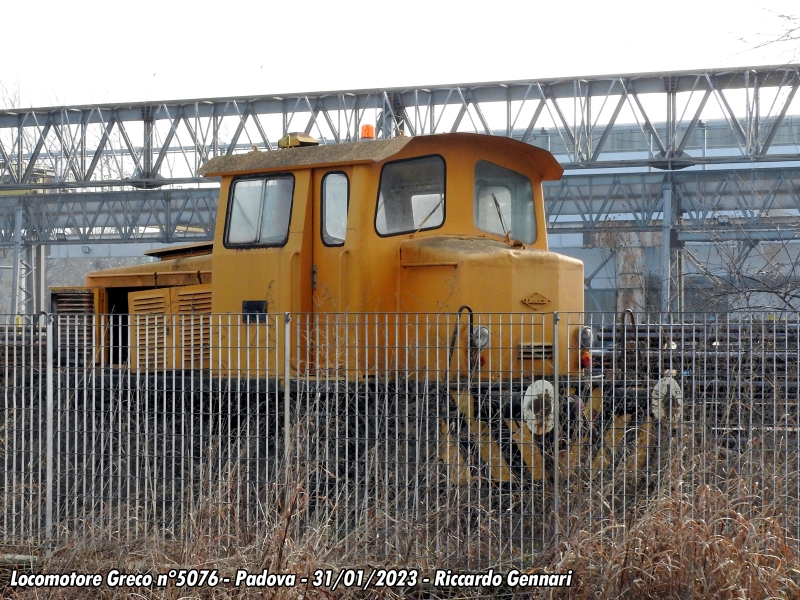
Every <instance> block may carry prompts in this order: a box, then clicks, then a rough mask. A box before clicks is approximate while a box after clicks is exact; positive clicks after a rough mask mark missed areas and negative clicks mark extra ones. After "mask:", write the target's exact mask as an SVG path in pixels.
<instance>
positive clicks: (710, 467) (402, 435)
mask: <svg viewBox="0 0 800 600" xmlns="http://www.w3.org/2000/svg"><path fill="white" fill-rule="evenodd" d="M316 401H317V400H316V399H312V400H308V401H307V402H306V404H307V414H310V415H313V417H309V418H307V419H305V420H301V421H300V422H299V423H297V424H296V425H295V427H294V428H293V429H292V432H291V435H292V440H293V444H292V446H293V448H294V449H295V453H294V454H293V455H292V456H290V457H289V468H288V469H287V470H286V471H285V470H284V468H283V467H282V466H279V467H278V468H277V470H276V472H277V473H279V474H283V473H285V472H288V473H289V474H290V476H291V477H292V481H291V482H290V483H289V484H288V485H286V486H280V485H276V486H271V488H270V490H268V491H267V492H265V493H264V494H263V495H259V496H258V500H259V501H260V502H262V503H263V507H262V508H261V509H260V511H259V513H258V515H259V516H258V518H259V519H260V520H259V522H258V523H254V521H253V512H252V511H251V512H247V511H242V506H241V504H237V502H236V501H234V498H236V497H238V496H236V490H239V489H240V487H239V486H240V484H239V483H238V482H237V477H239V476H240V475H239V472H238V471H237V467H236V466H235V465H234V466H231V467H230V468H218V470H217V471H215V472H214V480H215V484H214V485H209V487H208V488H207V489H203V490H202V494H201V500H200V501H199V502H194V503H191V505H190V506H188V510H187V517H186V519H187V524H185V525H184V527H183V528H182V530H181V532H180V533H179V532H177V531H176V532H175V536H174V537H173V538H172V539H168V536H167V537H165V536H163V535H153V533H152V531H151V530H148V529H141V530H137V529H136V525H131V523H129V522H125V520H124V519H120V518H118V519H117V520H115V521H113V522H111V521H110V520H109V519H106V521H104V522H103V523H102V524H100V525H93V524H91V523H89V522H85V523H81V530H80V531H81V532H82V533H80V534H75V531H74V524H73V532H72V535H71V536H68V535H64V536H63V539H66V540H69V541H68V542H64V543H61V544H60V545H59V547H58V549H57V550H56V551H54V552H53V553H51V554H50V555H48V556H47V557H46V558H44V559H43V560H42V561H41V562H39V563H38V564H37V565H36V567H35V571H36V572H37V573H59V574H61V573H69V572H71V571H77V572H80V573H106V572H108V571H109V570H110V569H119V570H120V571H123V572H126V573H136V572H149V573H154V574H155V573H167V572H168V571H169V570H170V569H173V568H176V569H177V568H182V569H216V570H218V571H219V573H220V576H222V577H233V576H234V575H235V573H236V571H237V569H247V570H248V571H249V572H251V573H260V572H261V571H262V570H264V569H267V570H268V571H269V572H272V573H294V574H296V575H297V576H298V578H300V577H307V578H309V580H311V578H313V574H314V571H315V570H317V569H331V570H333V571H334V572H339V571H340V570H341V569H343V568H346V567H354V568H364V569H367V570H368V571H369V570H371V569H372V568H373V567H375V568H380V567H391V566H398V567H417V566H418V567H421V568H422V569H423V571H424V572H425V574H427V575H432V570H433V569H434V568H437V567H450V566H452V567H453V568H454V570H467V568H468V567H467V565H468V563H472V565H473V566H472V567H469V568H473V569H474V570H479V569H485V568H487V567H490V566H492V567H494V569H495V572H505V571H507V570H508V569H509V568H511V567H512V566H513V567H515V568H520V569H522V570H525V571H528V572H539V571H545V572H550V573H553V572H566V571H567V570H569V569H571V570H572V571H573V573H574V576H573V587H572V588H570V589H562V590H553V591H552V595H551V592H550V591H549V590H548V591H547V592H541V591H519V590H509V589H507V588H506V589H476V590H463V589H462V590H456V591H453V590H436V589H432V588H425V589H417V590H370V591H368V592H364V591H361V590H358V589H345V588H340V589H338V590H335V591H331V590H330V589H329V588H328V587H324V586H323V587H320V588H314V587H313V586H311V585H299V586H298V587H295V588H292V589H273V590H270V589H264V588H244V587H242V588H236V587H234V586H233V584H232V583H231V584H220V585H219V586H217V587H215V588H210V587H203V588H199V589H193V588H181V589H176V588H174V587H167V588H159V589H147V588H124V587H123V588H119V589H110V588H108V587H107V586H105V585H103V586H101V588H99V589H95V590H83V589H48V590H35V589H24V590H22V589H14V590H12V589H10V588H5V590H3V594H4V595H5V596H7V597H12V598H15V599H16V598H20V599H27V598H43V597H47V598H56V599H62V598H63V599H71V598H76V599H77V598H81V599H83V598H90V597H91V598H94V597H99V598H114V599H116V598H167V599H174V600H178V599H184V598H213V599H227V598H238V599H247V598H309V599H316V598H320V599H323V598H324V599H332V598H337V599H338V598H341V599H345V598H376V597H377V598H381V597H386V598H391V597H398V596H410V595H412V594H413V595H414V597H418V598H430V599H435V598H455V597H472V598H475V597H486V598H496V599H498V600H499V599H500V598H503V599H506V598H508V599H510V598H512V597H520V598H524V597H531V598H537V597H543V598H549V597H554V598H574V599H590V598H591V599H609V600H610V599H612V598H613V599H616V598H630V599H632V600H633V599H643V600H647V599H653V600H656V599H662V598H674V599H689V598H692V599H694V598H697V599H704V598H708V599H711V598H723V599H747V600H751V599H752V600H762V599H763V600H766V599H769V598H792V597H798V596H800V583H799V582H800V554H799V553H798V549H800V544H799V543H798V540H797V539H796V535H797V530H798V519H800V507H798V506H797V500H796V495H797V490H798V489H800V481H798V469H797V465H798V456H797V448H796V446H794V447H789V446H788V445H786V444H784V446H782V447H777V446H775V445H774V444H773V445H772V446H770V447H767V446H765V444H764V442H763V440H759V439H757V438H752V439H751V440H750V442H748V445H747V446H746V447H743V448H740V449H738V450H731V449H727V450H726V449H724V448H722V447H720V446H717V445H715V444H714V443H712V442H706V443H700V441H699V439H700V438H693V437H689V436H688V435H687V436H685V437H683V438H678V437H677V436H675V437H670V438H665V439H664V440H663V441H662V442H661V446H660V448H661V450H662V452H661V453H660V455H661V456H662V459H661V460H660V461H659V462H658V463H654V464H653V465H652V467H653V468H652V469H651V470H650V471H649V472H648V473H643V474H636V475H631V474H630V473H625V472H624V469H623V468H622V467H620V468H619V469H618V470H617V471H616V472H615V473H614V475H613V476H610V477H607V479H605V480H604V481H601V482H600V483H598V482H597V479H598V478H597V474H592V473H590V472H588V471H587V472H586V473H583V474H582V475H575V476H574V479H573V480H572V481H570V482H566V483H568V485H565V487H566V488H567V489H568V491H569V493H570V494H571V497H572V498H573V499H574V500H575V501H573V502H572V504H571V505H570V515H569V516H570V518H569V519H568V520H566V521H565V522H564V525H563V526H562V530H563V529H565V528H566V527H567V526H568V531H567V533H565V534H563V536H562V538H561V539H560V541H559V543H558V545H557V546H556V547H555V548H553V547H552V546H548V545H547V544H545V545H544V546H543V547H542V549H541V550H537V551H535V552H531V548H532V546H531V545H530V544H528V546H527V550H526V553H525V554H524V555H523V554H522V552H521V551H520V550H519V548H518V547H512V546H511V545H510V544H509V541H508V539H509V538H511V537H513V535H510V534H509V532H511V530H510V529H505V527H507V526H508V525H509V521H504V519H507V518H508V516H507V513H510V512H513V511H519V512H521V513H522V514H523V515H524V516H523V518H522V519H520V518H519V517H516V518H512V519H510V522H511V524H512V525H513V524H515V523H516V526H517V527H518V529H516V530H514V531H515V532H516V533H517V534H520V532H522V534H523V535H526V536H527V535H533V533H532V532H533V531H534V529H533V527H534V526H539V525H540V523H536V522H535V521H536V518H535V517H534V518H532V517H531V515H534V516H537V515H542V516H543V517H544V520H545V521H547V522H548V523H549V522H550V519H549V508H548V507H549V504H547V502H548V500H547V497H546V496H543V497H542V498H543V501H544V502H545V503H544V504H543V505H541V506H540V505H536V506H535V507H534V506H528V505H523V503H521V502H519V503H514V502H512V501H511V500H509V499H517V500H518V499H519V498H521V497H523V496H525V494H523V493H517V492H518V491H517V492H514V491H513V490H512V491H510V492H508V493H506V492H501V491H498V489H497V488H492V487H491V486H490V485H488V484H487V483H486V482H481V483H480V484H475V483H473V485H472V487H470V488H467V487H465V488H459V487H458V486H452V485H450V486H447V485H446V483H447V482H446V481H445V479H443V477H444V474H445V472H446V471H445V470H444V469H443V468H442V465H441V464H440V463H439V462H438V455H437V449H436V447H435V446H434V447H432V448H429V449H427V451H428V455H427V457H428V463H427V465H426V466H425V468H423V465H422V464H421V462H420V461H422V457H423V456H425V455H424V454H423V453H420V454H419V455H415V459H414V460H413V461H412V460H409V461H408V462H407V463H406V464H405V465H404V466H403V465H399V466H398V463H397V460H396V456H395V455H394V454H392V452H390V450H392V447H390V446H386V445H383V446H381V445H379V444H378V445H376V448H374V449H372V450H369V451H364V453H363V455H361V456H362V458H363V469H364V472H363V473H362V472H361V471H358V470H357V469H356V467H352V469H356V470H355V471H353V473H348V474H347V476H344V475H342V474H340V473H338V472H337V471H336V469H337V465H338V468H341V465H340V464H339V463H336V462H333V461H331V460H330V457H331V456H334V455H340V456H341V455H344V454H345V450H344V449H343V447H342V446H341V444H342V443H343V440H344V441H347V440H353V439H355V438H356V437H358V436H364V435H367V434H369V435H368V437H371V438H373V439H386V438H387V436H388V435H389V433H390V430H389V429H386V428H388V427H390V425H391V428H392V429H391V434H392V436H394V437H395V439H402V440H407V441H408V440H411V439H412V435H411V431H412V430H418V429H420V427H421V426H420V425H419V422H418V421H417V420H415V418H411V416H413V415H415V414H416V413H415V410H416V409H414V407H413V406H412V405H410V404H404V405H403V407H404V409H405V410H407V411H408V412H406V415H410V416H409V419H410V420H408V422H407V423H406V420H403V421H397V422H395V421H392V420H391V419H389V420H384V419H381V420H380V422H381V423H389V424H390V425H384V427H385V429H380V428H377V429H375V430H371V429H364V430H363V431H362V430H361V429H353V424H352V423H345V424H342V423H341V422H340V421H338V420H336V419H334V418H333V417H325V416H324V415H326V414H328V412H327V411H325V410H322V407H321V406H317V405H315V404H314V402H316ZM422 422H424V421H422ZM428 426H431V425H430V424H428ZM432 426H433V427H435V426H436V423H435V420H434V421H433V425H432ZM321 428H322V429H325V430H335V431H338V432H339V435H338V436H326V435H323V434H322V433H321ZM407 428H408V429H407ZM395 429H396V430H397V431H395ZM253 435H255V434H253ZM251 437H252V436H251ZM424 437H425V439H429V438H428V436H424ZM430 439H433V438H432V437H430ZM703 439H706V438H703ZM708 439H710V437H709V438H708ZM275 444H276V447H280V444H281V442H280V441H276V442H275ZM418 445H419V446H420V448H422V444H418ZM217 448H219V446H217ZM667 449H668V451H667ZM242 452H244V453H245V454H246V452H245V451H244V450H242ZM420 452H421V451H420ZM206 457H207V460H208V462H209V464H212V465H213V464H215V463H217V460H218V455H217V454H216V451H212V450H211V449H210V450H208V451H207V453H206ZM220 460H221V462H222V463H223V464H225V463H226V461H229V460H230V457H228V456H225V457H223V458H222V459H220ZM230 464H231V465H233V464H234V463H233V462H231V463H230ZM385 464H393V465H395V467H394V468H393V469H392V470H391V471H390V472H388V473H387V476H386V477H384V476H383V475H382V473H384V471H383V470H380V469H377V468H376V467H375V465H385ZM359 468H362V467H359ZM356 475H357V476H358V480H359V481H363V482H364V483H365V484H366V485H367V488H368V489H369V490H372V491H379V490H381V489H386V490H388V491H386V492H385V495H386V497H385V498H384V497H370V498H369V500H370V502H368V503H366V504H365V506H366V508H367V509H366V510H361V508H360V505H358V504H357V502H355V501H354V500H353V498H352V497H350V496H348V494H349V493H350V492H349V490H348V488H347V486H344V485H341V484H339V483H337V482H338V481H348V480H349V479H348V478H350V477H355V476H356ZM414 478H416V480H415V481H417V482H418V483H417V485H418V486H419V488H420V489H421V490H423V491H424V492H425V493H429V494H432V496H431V498H430V499H429V501H426V504H425V507H426V508H425V510H422V511H420V510H419V509H418V506H419V505H415V506H416V508H414V510H413V511H412V510H411V507H412V505H411V504H409V502H408V499H407V498H405V497H403V496H402V492H403V490H404V489H405V488H407V487H408V482H410V481H412V479H414ZM656 480H657V482H658V485H657V486H656V485H655V481H656ZM451 483H452V482H451ZM445 489H447V494H448V496H447V498H446V501H444V500H443V501H442V502H441V504H437V505H436V506H438V507H440V508H438V509H437V511H438V512H437V511H434V510H433V508H429V507H433V506H434V502H433V501H434V500H435V498H434V497H433V495H436V494H441V493H443V492H442V490H445ZM621 490H628V491H635V495H634V496H628V497H624V496H622V495H621ZM482 492H487V493H490V494H492V495H491V496H490V497H489V498H488V500H487V497H486V496H484V495H481V493H482ZM376 493H377V492H376ZM531 495H533V494H531ZM440 497H441V496H440ZM505 500H509V502H508V503H506V504H503V503H502V502H503V501H505ZM187 502H188V501H187ZM340 505H341V506H344V507H345V508H344V509H342V510H339V509H333V508H332V507H335V506H340ZM367 505H368V506H367ZM320 507H321V508H320ZM623 507H625V510H622V508H623ZM382 509H383V512H381V510H382ZM123 513H124V511H120V512H119V513H118V514H123ZM411 514H415V515H418V520H416V521H412V520H411V517H410V516H409V515H411ZM403 519H405V520H403ZM528 520H530V521H532V522H531V523H528ZM520 522H522V523H523V525H520ZM254 525H257V526H254ZM523 527H530V528H531V529H530V530H528V529H524V528H523ZM131 528H132V530H133V535H131V536H128V535H127V534H126V530H131ZM151 529H152V528H151ZM539 531H540V532H541V535H542V537H544V538H545V539H547V537H548V536H549V535H550V533H551V532H550V530H549V526H544V525H542V529H541V530H539ZM465 532H466V534H467V535H464V534H465ZM61 533H64V532H61ZM470 536H472V537H470ZM125 537H127V538H128V539H131V538H133V539H136V540H137V541H136V542H126V543H123V542H119V541H114V540H117V539H119V538H125ZM443 540H444V541H443ZM437 544H438V547H439V548H442V549H443V550H441V551H438V553H437V551H436V550H433V549H432V547H434V546H436V545H437ZM453 547H457V548H458V555H457V556H456V555H455V554H453V553H451V552H450V551H451V549H452V548H453ZM9 550H10V549H9ZM14 551H15V552H21V551H22V552H24V549H22V548H15V549H14ZM30 552H31V553H35V552H36V551H34V550H31V551H30ZM486 556H495V557H503V558H502V559H497V560H495V561H493V562H492V563H485V562H484V563H482V564H478V562H477V561H476V558H477V557H486Z"/></svg>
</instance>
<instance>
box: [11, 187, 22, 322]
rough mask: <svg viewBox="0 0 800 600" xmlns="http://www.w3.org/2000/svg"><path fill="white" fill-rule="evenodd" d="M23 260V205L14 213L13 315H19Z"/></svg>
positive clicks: (19, 205) (18, 204)
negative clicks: (20, 276)
mask: <svg viewBox="0 0 800 600" xmlns="http://www.w3.org/2000/svg"><path fill="white" fill-rule="evenodd" d="M21 260H22V204H21V203H19V202H18V203H17V208H16V210H15V212H14V264H13V267H12V268H13V271H12V275H11V314H12V315H16V314H17V309H18V306H17V303H18V300H19V266H20V261H21Z"/></svg>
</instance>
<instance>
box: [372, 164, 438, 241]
mask: <svg viewBox="0 0 800 600" xmlns="http://www.w3.org/2000/svg"><path fill="white" fill-rule="evenodd" d="M444 184H445V165H444V159H443V158H442V157H441V156H426V157H423V158H413V159H408V160H401V161H395V162H391V163H387V164H386V165H385V166H384V167H383V171H381V186H380V191H379V193H378V207H377V210H376V213H375V229H376V230H377V232H378V234H380V235H395V234H398V233H408V232H412V231H417V230H418V229H435V228H436V227H441V226H442V223H444V209H445V207H444Z"/></svg>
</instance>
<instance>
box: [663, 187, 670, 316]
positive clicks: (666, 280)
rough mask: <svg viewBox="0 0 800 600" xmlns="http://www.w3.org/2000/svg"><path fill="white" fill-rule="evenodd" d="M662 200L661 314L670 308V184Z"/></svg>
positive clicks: (665, 189) (665, 188)
mask: <svg viewBox="0 0 800 600" xmlns="http://www.w3.org/2000/svg"><path fill="white" fill-rule="evenodd" d="M662 196H663V199H664V206H663V211H664V216H663V218H662V221H661V235H662V238H663V239H662V240H661V312H669V307H670V273H671V270H672V269H671V266H672V265H671V253H672V248H671V246H670V238H671V237H672V182H671V181H670V182H668V183H667V185H666V186H665V187H664V191H663V193H662Z"/></svg>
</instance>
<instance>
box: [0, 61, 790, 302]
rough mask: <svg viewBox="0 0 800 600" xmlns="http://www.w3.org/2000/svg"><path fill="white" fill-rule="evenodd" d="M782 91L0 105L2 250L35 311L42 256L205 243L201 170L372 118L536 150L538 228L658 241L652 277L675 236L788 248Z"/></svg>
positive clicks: (207, 195) (541, 89) (717, 85)
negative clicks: (560, 171) (551, 157)
mask: <svg viewBox="0 0 800 600" xmlns="http://www.w3.org/2000/svg"><path fill="white" fill-rule="evenodd" d="M798 87H800V66H798V65H791V66H782V67H754V68H741V69H732V70H731V69H727V70H701V71H687V72H676V73H649V74H634V75H610V76H598V77H590V78H564V79H549V80H530V81H510V82H494V83H478V84H466V85H442V86H427V87H416V88H391V89H375V90H354V91H334V92H320V93H311V94H283V95H270V96H256V97H249V98H248V97H243V98H212V99H197V100H178V101H168V102H145V103H138V104H107V105H93V106H69V107H50V108H36V109H7V110H3V111H0V246H5V247H8V249H9V250H10V249H11V248H13V252H14V263H13V264H14V276H13V285H14V288H15V289H19V290H20V295H19V303H20V304H19V307H20V308H22V307H27V308H30V309H31V310H33V308H34V306H33V303H32V302H31V298H32V297H33V295H34V294H31V293H29V289H30V278H29V277H28V275H29V274H30V272H31V270H32V268H33V267H34V263H36V261H37V260H40V259H41V256H40V257H39V259H37V254H36V253H37V251H38V252H39V255H41V246H42V245H49V244H86V243H93V242H95V243H96V242H103V243H110V242H111V243H113V242H130V241H134V240H138V241H144V240H148V241H158V242H177V241H192V240H197V241H200V240H207V239H210V238H211V237H212V236H213V231H214V221H215V216H216V201H217V189H218V188H217V185H216V184H215V183H213V182H209V181H208V180H205V179H203V178H199V177H197V169H198V168H199V167H200V166H201V165H202V164H204V163H205V162H206V161H208V160H209V159H211V158H213V157H215V156H219V155H226V154H232V153H239V152H248V151H250V150H252V149H253V148H254V147H255V148H258V149H260V150H266V151H272V150H275V149H276V142H277V140H278V139H279V138H280V137H281V136H282V135H284V134H285V133H287V132H289V131H304V132H307V133H310V134H312V135H314V136H315V137H317V138H318V139H320V141H321V143H325V144H331V143H339V142H348V141H356V140H358V138H359V131H360V127H361V125H362V124H365V123H370V124H374V125H376V130H377V135H378V137H390V136H395V135H403V134H404V135H428V134H434V133H443V132H450V131H470V132H477V133H484V134H490V135H502V136H509V137H514V138H516V139H519V140H521V141H523V142H526V143H530V144H534V145H536V146H540V147H544V148H547V149H549V150H550V151H551V152H553V153H554V154H555V155H556V157H557V158H558V160H559V161H560V162H561V164H562V165H563V166H564V168H565V170H566V172H565V177H564V178H563V179H562V181H560V182H553V183H551V184H548V185H547V187H546V192H545V193H546V198H547V200H548V208H549V220H550V230H551V231H552V232H555V233H565V232H571V233H579V232H584V233H585V232H587V231H589V232H590V231H593V230H600V229H602V230H604V231H608V230H609V229H615V228H622V229H625V230H627V231H631V230H635V231H649V230H660V231H662V232H663V233H664V234H665V236H664V240H666V241H665V243H664V244H663V246H664V261H665V268H667V270H668V265H669V264H670V263H669V260H670V253H671V252H672V251H673V250H674V240H675V239H676V238H677V239H678V240H684V241H714V240H720V239H726V240H737V239H749V240H753V239H755V240H762V239H764V240H768V239H780V240H786V239H794V238H795V236H796V232H797V215H800V100H798V99H797V90H798ZM665 215H666V218H665ZM776 215H779V216H776ZM671 244H672V245H671ZM34 270H35V269H34ZM35 308H37V309H38V308H39V307H35Z"/></svg>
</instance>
